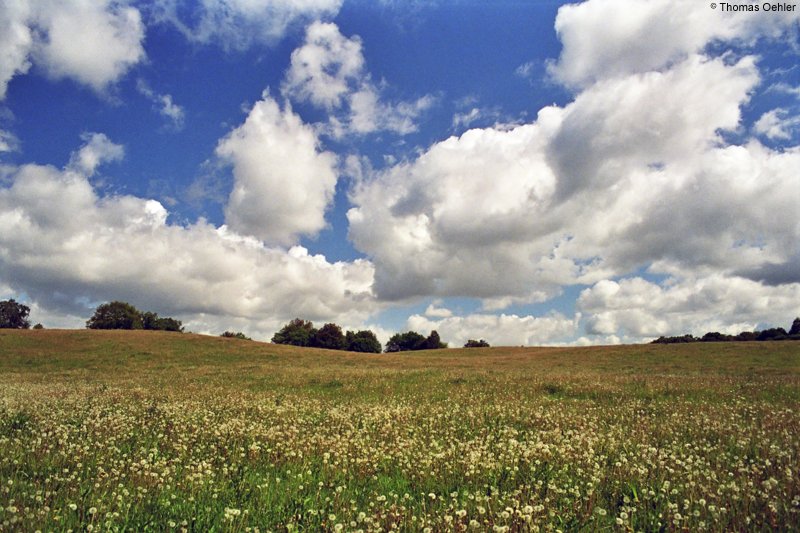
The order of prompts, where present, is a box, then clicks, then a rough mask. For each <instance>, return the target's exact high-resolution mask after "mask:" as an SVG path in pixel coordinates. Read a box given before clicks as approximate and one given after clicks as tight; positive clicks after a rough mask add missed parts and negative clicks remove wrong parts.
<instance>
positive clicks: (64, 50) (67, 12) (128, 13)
mask: <svg viewBox="0 0 800 533" xmlns="http://www.w3.org/2000/svg"><path fill="white" fill-rule="evenodd" d="M87 28H91V31H87ZM143 40H144V24H143V23H142V18H141V14H140V13H139V11H138V10H137V9H136V8H134V7H131V6H128V5H126V3H125V2H116V1H113V0H97V1H88V0H71V1H55V0H41V1H37V2H25V1H23V0H9V1H8V2H3V3H2V4H0V99H2V98H4V97H5V93H6V90H7V87H8V82H9V81H10V80H11V79H12V78H13V77H14V76H15V75H16V74H24V73H26V72H27V71H28V69H29V68H30V66H31V64H32V63H33V64H36V65H37V66H38V67H40V68H41V69H42V70H43V72H44V73H45V74H47V75H48V76H50V77H53V78H70V79H73V80H76V81H78V82H79V83H82V84H85V85H88V86H89V87H91V88H93V89H94V90H95V91H98V92H102V91H104V90H106V88H107V87H108V86H109V85H110V84H112V83H114V82H115V81H117V80H118V79H120V78H121V77H122V76H123V75H124V74H125V73H126V72H128V71H129V70H130V69H131V67H133V66H134V65H136V64H137V63H139V62H141V61H142V60H144V58H145V52H144V48H143V46H142V42H143Z"/></svg>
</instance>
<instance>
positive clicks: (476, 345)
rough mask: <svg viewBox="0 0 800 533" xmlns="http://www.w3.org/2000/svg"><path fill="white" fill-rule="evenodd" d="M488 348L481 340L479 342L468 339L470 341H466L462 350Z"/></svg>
mask: <svg viewBox="0 0 800 533" xmlns="http://www.w3.org/2000/svg"><path fill="white" fill-rule="evenodd" d="M488 347H489V343H488V342H486V341H485V340H483V339H481V340H479V341H476V340H474V339H470V340H468V341H467V343H466V344H464V348H488Z"/></svg>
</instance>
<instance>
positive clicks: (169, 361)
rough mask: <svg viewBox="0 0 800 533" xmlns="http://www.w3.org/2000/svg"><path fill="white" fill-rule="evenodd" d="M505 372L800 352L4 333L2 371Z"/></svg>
mask: <svg viewBox="0 0 800 533" xmlns="http://www.w3.org/2000/svg"><path fill="white" fill-rule="evenodd" d="M386 372H389V373H391V374H392V375H397V374H399V375H406V377H408V376H412V375H414V376H419V375H420V374H421V373H424V374H426V375H428V376H431V375H438V374H448V375H450V374H458V375H463V376H462V377H463V378H465V379H466V378H468V377H470V376H472V377H475V376H478V375H484V374H494V375H498V374H503V375H507V376H511V377H515V378H524V377H536V378H542V377H546V376H550V377H565V376H570V375H581V376H587V375H608V376H612V377H614V378H619V377H624V376H634V375H640V376H659V375H683V376H691V375H699V374H702V375H706V376H707V375H737V374H741V375H750V376H759V375H781V376H784V377H786V376H798V375H800V345H798V344H797V343H791V342H772V343H763V342H762V343H759V342H747V343H736V342H734V343H697V344H677V345H649V344H648V345H623V346H594V347H569V348H548V347H533V348H518V347H496V348H481V349H474V348H473V349H464V348H459V349H447V350H434V351H419V352H402V353H396V354H361V353H348V352H341V351H328V350H321V349H313V348H298V347H294V346H286V345H277V344H269V343H261V342H255V341H244V340H238V339H225V338H221V337H212V336H206V335H196V334H177V333H167V332H156V331H120V330H117V331H103V330H38V331H33V330H27V331H23V330H0V373H13V374H14V375H15V376H16V377H18V378H24V379H33V380H51V379H55V380H59V379H80V380H85V381H95V380H96V381H103V382H116V381H124V382H131V381H135V382H139V381H142V382H152V381H153V380H155V381H156V382H161V381H162V380H164V381H170V382H174V381H176V380H177V381H193V382H198V383H215V384H218V385H232V386H239V385H242V384H244V383H249V384H255V383H258V384H259V388H264V387H266V388H270V387H276V388H295V387H302V386H304V385H308V384H309V383H310V384H312V385H314V384H317V383H319V381H320V379H337V380H339V381H340V382H350V381H353V382H354V383H355V382H360V383H362V385H367V384H368V382H369V380H366V381H365V379H364V378H365V376H374V377H378V376H380V375H382V374H384V373H386Z"/></svg>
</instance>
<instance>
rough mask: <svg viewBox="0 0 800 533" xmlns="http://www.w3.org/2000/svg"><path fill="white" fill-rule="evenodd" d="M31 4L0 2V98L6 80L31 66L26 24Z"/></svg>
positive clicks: (22, 0) (15, 0)
mask: <svg viewBox="0 0 800 533" xmlns="http://www.w3.org/2000/svg"><path fill="white" fill-rule="evenodd" d="M30 12H31V6H30V4H29V2H26V1H25V0H9V1H8V2H3V3H2V4H0V100H2V99H3V98H5V96H6V90H7V88H8V82H9V81H11V78H13V77H14V76H15V75H17V74H25V73H26V72H27V71H28V69H29V68H30V66H31V62H30V58H29V54H30V50H31V47H32V45H33V34H32V32H31V28H30V27H29V25H28V20H29V18H30Z"/></svg>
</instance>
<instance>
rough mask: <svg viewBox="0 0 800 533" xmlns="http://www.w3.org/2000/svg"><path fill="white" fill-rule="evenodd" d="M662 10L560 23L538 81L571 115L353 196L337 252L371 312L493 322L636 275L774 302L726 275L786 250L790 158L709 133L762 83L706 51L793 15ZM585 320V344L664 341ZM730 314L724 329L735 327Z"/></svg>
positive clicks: (721, 127) (477, 136) (799, 157)
mask: <svg viewBox="0 0 800 533" xmlns="http://www.w3.org/2000/svg"><path fill="white" fill-rule="evenodd" d="M623 4H624V5H623ZM628 4H630V10H631V12H630V13H627V14H626V13H625V11H627V8H628ZM677 4H680V6H683V7H681V8H677V7H672V4H671V3H668V2H660V1H655V2H625V3H623V2H620V1H612V0H589V1H588V2H584V3H582V4H580V5H577V6H566V7H564V8H562V11H561V12H560V14H559V19H558V22H557V27H558V30H559V35H560V36H561V38H562V41H563V44H564V50H563V52H562V55H561V58H560V59H559V62H558V63H556V64H554V65H553V66H552V67H551V68H552V69H553V70H552V72H553V74H554V75H555V76H556V77H557V78H558V79H560V80H561V81H562V82H564V83H569V84H570V85H572V86H574V87H578V88H579V91H578V93H577V94H576V96H575V99H574V101H573V102H571V103H569V104H568V105H566V106H563V107H558V106H550V107H546V108H543V109H542V110H540V112H539V113H538V116H537V119H536V121H534V122H533V123H530V124H523V125H519V126H515V127H511V128H503V129H501V128H483V129H473V130H470V131H468V132H466V133H464V134H463V135H461V136H459V137H451V138H450V139H447V140H444V141H441V142H438V143H435V144H434V145H433V146H431V147H429V148H428V149H427V150H426V151H424V152H423V153H421V155H419V157H417V158H416V159H413V160H408V161H402V162H400V163H398V164H396V165H394V166H392V167H390V168H387V169H385V170H381V171H378V172H373V173H372V175H371V178H369V179H364V180H362V181H360V182H359V183H358V184H357V186H356V187H355V188H354V189H353V191H352V193H351V201H352V203H353V205H354V207H353V208H352V209H351V210H350V211H349V212H348V219H349V221H350V238H351V240H352V242H353V243H354V244H355V246H356V247H357V248H358V249H359V250H362V251H363V252H365V253H366V254H367V255H368V256H369V257H370V258H371V259H372V260H373V262H374V264H375V269H376V270H375V291H376V294H377V295H378V297H379V298H381V299H384V300H404V299H410V298H415V297H423V296H433V297H447V296H470V297H476V298H480V299H482V300H483V305H484V310H501V309H503V308H505V307H507V306H509V305H511V304H520V303H526V302H536V301H544V300H547V299H548V298H551V297H553V296H555V295H557V294H559V293H560V291H561V288H562V287H564V286H566V285H574V284H586V285H594V284H596V283H599V282H601V281H603V280H607V279H610V278H612V277H617V278H619V277H621V278H625V277H626V276H630V275H631V274H632V273H633V272H637V271H639V270H640V269H642V268H647V269H649V270H650V271H651V272H653V273H661V274H667V275H669V276H671V277H672V278H673V279H675V280H676V283H678V282H685V283H687V284H690V285H689V286H691V287H693V288H696V289H697V290H701V289H702V288H703V287H708V286H710V285H708V284H710V283H711V281H713V276H715V275H717V276H723V277H724V279H726V280H727V279H728V277H730V278H731V279H735V280H738V281H736V282H735V283H744V284H745V285H746V289H747V291H748V294H749V295H751V296H753V295H756V294H759V293H760V294H765V295H769V294H773V289H771V288H770V287H768V286H766V285H765V284H763V283H761V282H759V281H750V280H742V279H741V278H737V277H735V276H733V275H732V272H735V271H749V272H753V273H754V277H755V273H757V272H761V271H763V272H767V270H769V269H770V265H779V266H780V265H785V264H789V262H790V258H791V257H792V256H793V254H795V253H796V251H797V250H798V248H800V245H799V244H798V243H800V225H798V223H797V222H798V211H797V206H796V201H795V200H794V198H793V197H791V195H787V194H786V192H785V191H787V190H798V188H800V175H798V174H797V172H796V168H800V151H798V150H797V149H796V148H788V149H784V150H781V151H777V150H771V149H769V148H767V147H765V146H763V145H762V144H761V143H760V142H758V140H755V139H750V140H747V141H746V142H744V143H743V144H741V145H728V144H727V143H726V141H725V136H724V135H723V132H726V131H727V132H731V131H738V132H741V131H742V129H743V128H742V121H741V120H742V114H741V110H742V108H743V106H745V105H747V104H749V103H750V99H751V98H752V97H753V94H754V91H755V89H756V88H757V87H758V86H759V84H760V83H761V80H762V76H761V74H760V72H759V69H758V64H757V62H756V59H755V57H753V56H748V55H743V54H741V53H739V54H738V55H736V56H732V55H730V54H724V53H723V54H722V55H716V56H714V55H711V53H709V52H707V51H706V50H705V48H706V45H708V43H709V42H710V41H711V40H723V39H727V40H728V41H729V42H734V41H735V43H736V45H737V46H745V47H746V46H747V44H748V43H750V42H754V40H756V39H757V38H758V37H759V36H762V37H764V36H765V37H768V38H776V37H777V36H780V35H781V34H782V33H783V32H784V31H785V30H786V28H787V21H791V20H793V19H792V18H791V17H794V15H786V16H783V15H778V14H775V16H774V17H757V18H752V17H735V18H729V17H727V16H723V17H721V18H719V19H718V20H717V24H716V25H715V26H714V29H713V30H707V29H704V26H703V25H704V22H703V20H704V19H703V17H702V16H701V17H700V18H699V20H700V22H699V23H698V22H697V20H695V18H696V17H697V16H698V15H697V9H699V8H695V7H693V6H690V5H689V4H688V3H681V2H678V3H677ZM658 9H660V11H657V12H654V11H653V10H658ZM703 9H704V10H705V11H704V12H706V11H709V12H710V11H711V10H710V9H709V8H708V6H704V7H703ZM604 10H610V11H604ZM599 12H603V16H602V17H598V16H594V15H597V13H599ZM611 12H613V13H615V15H614V16H613V17H610V16H609V13H611ZM616 14H619V15H620V17H621V18H620V20H621V21H622V22H618V21H617V16H616ZM665 14H667V15H670V16H666V15H665ZM590 15H592V16H590ZM717 15H718V14H717ZM717 15H715V16H717ZM703 16H705V15H703ZM693 17H695V18H693ZM684 19H687V20H684ZM688 19H691V20H688ZM745 19H751V20H752V22H748V23H740V22H738V21H742V20H745ZM609 21H610V22H609ZM606 23H608V24H609V25H610V29H609V35H605V33H604V31H605V30H604V28H605V25H606ZM662 24H663V25H664V26H665V27H666V28H667V29H666V30H664V29H663V28H661V27H660V25H662ZM684 25H685V27H684ZM673 26H674V28H673ZM673 30H674V31H675V32H676V37H675V39H674V43H673V40H670V39H671V38H669V36H670V35H671V33H672V32H673ZM651 31H652V32H654V33H653V35H654V39H655V40H656V41H657V42H660V41H661V40H664V41H665V43H666V42H667V41H669V42H668V43H667V44H665V46H660V45H654V46H652V47H651V46H650V44H648V43H649V42H650V40H649V37H648V39H640V37H641V36H642V35H647V34H648V33H649V32H651ZM709 32H710V33H709ZM642 42H644V43H645V44H644V45H643V46H640V44H641V43H642ZM595 47H596V49H595ZM717 48H719V49H723V50H724V43H722V42H718V43H717ZM759 269H760V270H759ZM770 272H771V271H770ZM767 273H769V272H767ZM725 276H728V277H725ZM692 283H694V285H691V284H692ZM704 283H706V285H704ZM731 283H734V282H731ZM703 290H705V289H703ZM792 290H794V289H792ZM660 301H664V300H663V299H662V300H660ZM737 301H740V300H737ZM665 305H666V304H665ZM712 309H714V307H713V306H709V307H708V311H707V312H708V313H709V316H712V314H713V313H714V312H716V313H718V316H725V315H724V313H725V311H726V310H727V308H726V307H725V306H723V305H719V306H717V307H716V308H715V309H716V311H712ZM786 309H787V308H786V306H784V307H783V310H784V311H786ZM587 310H589V311H591V313H590V316H589V317H588V318H587V320H588V321H589V322H588V323H589V325H590V330H591V333H592V334H593V335H597V336H602V338H604V339H606V340H610V341H613V340H615V339H616V340H619V339H628V338H640V337H641V336H642V335H644V334H645V333H647V334H650V333H653V334H656V333H658V332H659V331H662V330H663V328H662V329H656V330H653V331H652V332H651V331H649V330H646V329H645V328H644V326H642V325H640V326H636V325H635V324H633V323H632V322H631V323H630V324H628V323H626V324H625V325H624V327H622V326H619V323H620V322H619V320H620V319H619V317H618V316H617V315H614V316H609V317H606V316H605V315H602V312H601V309H600V308H594V307H587ZM654 313H655V311H654ZM731 316H732V318H730V320H731V322H730V324H732V326H731V327H738V326H739V325H740V324H739V323H740V318H736V317H743V316H744V315H743V314H735V315H731ZM754 316H756V315H754ZM634 318H635V313H631V317H630V318H629V319H627V320H628V321H633V320H634ZM765 318H769V317H765ZM612 319H614V320H617V322H614V321H613V320H612ZM604 320H608V322H607V324H606V325H604V324H603V321H604ZM698 320H699V319H698ZM698 323H701V322H698ZM702 323H705V324H710V322H702ZM683 324H688V322H684V323H683ZM677 329H680V327H679V328H677ZM626 332H632V333H630V334H628V333H626ZM659 334H660V333H659ZM598 338H601V337H598Z"/></svg>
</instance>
